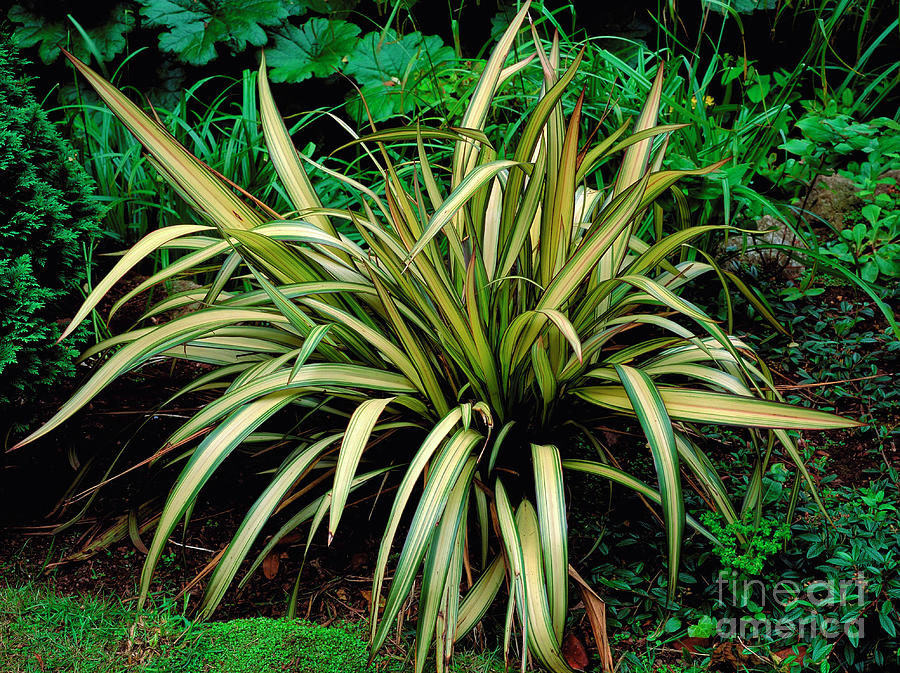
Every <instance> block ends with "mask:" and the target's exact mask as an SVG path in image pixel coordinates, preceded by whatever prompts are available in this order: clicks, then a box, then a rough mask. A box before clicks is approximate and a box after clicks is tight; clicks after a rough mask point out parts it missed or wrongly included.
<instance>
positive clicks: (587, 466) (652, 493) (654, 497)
mask: <svg viewBox="0 0 900 673" xmlns="http://www.w3.org/2000/svg"><path fill="white" fill-rule="evenodd" d="M562 466H563V469H565V470H575V471H577V472H584V473H586V474H593V475H595V476H598V477H602V478H603V479H607V480H609V481H613V482H615V483H617V484H621V485H622V486H625V487H626V488H630V489H631V490H633V491H635V492H636V493H639V494H641V495H642V496H644V497H645V498H647V500H650V501H652V502H655V503H656V504H657V505H660V504H662V497H661V496H660V494H659V491H657V490H656V489H655V488H653V487H652V486H649V485H648V484H645V483H644V482H643V481H641V480H640V479H638V478H637V477H635V476H634V475H631V474H628V473H627V472H624V471H623V470H620V469H618V468H615V467H613V466H611V465H606V464H604V463H598V462H596V461H593V460H578V459H567V460H564V461H562ZM685 519H686V520H687V523H688V525H689V526H690V527H691V528H693V529H694V530H696V531H697V532H698V533H700V534H701V535H703V536H704V537H705V538H706V539H707V540H709V541H710V542H712V543H713V544H719V540H718V538H716V537H715V536H714V535H713V534H712V533H710V532H709V531H708V530H706V529H705V528H704V527H703V526H701V525H700V522H699V521H697V520H696V519H695V518H694V517H692V516H691V515H690V514H687V515H685Z"/></svg>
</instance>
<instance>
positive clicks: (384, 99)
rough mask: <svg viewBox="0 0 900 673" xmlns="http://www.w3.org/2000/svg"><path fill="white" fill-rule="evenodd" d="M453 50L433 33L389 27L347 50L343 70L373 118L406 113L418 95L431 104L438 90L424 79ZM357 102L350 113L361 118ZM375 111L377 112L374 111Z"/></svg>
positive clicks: (451, 55) (370, 34) (351, 103)
mask: <svg viewBox="0 0 900 673" xmlns="http://www.w3.org/2000/svg"><path fill="white" fill-rule="evenodd" d="M454 56H455V54H454V52H453V49H451V48H450V47H446V46H444V43H443V41H442V40H441V38H440V37H438V36H436V35H422V34H421V33H408V34H406V35H403V36H402V37H401V36H398V35H397V33H395V32H394V31H393V30H388V31H387V32H385V33H383V34H382V33H380V32H372V33H369V34H367V35H365V36H364V37H363V38H362V39H361V40H360V41H359V43H358V44H357V45H356V48H355V49H354V50H353V51H352V52H351V53H350V56H349V62H348V63H347V65H346V67H345V69H344V71H345V72H346V73H347V74H348V75H350V76H352V77H353V78H355V79H356V81H357V82H359V84H360V85H361V87H362V95H363V97H364V98H365V101H366V104H367V105H368V107H369V109H370V111H371V112H372V114H373V117H375V119H376V120H378V119H384V118H386V117H389V116H391V115H394V114H402V113H405V112H409V111H411V110H413V109H414V108H415V107H416V103H417V102H421V101H420V97H421V96H423V95H424V96H425V97H426V99H427V100H426V101H425V102H426V103H427V104H429V105H431V104H433V103H434V101H435V99H436V97H437V95H438V92H435V91H433V90H432V89H431V88H430V86H429V84H428V81H427V79H426V78H427V77H428V75H429V74H430V73H431V72H432V71H433V69H434V68H436V67H437V66H439V65H440V64H441V63H443V62H445V61H449V60H451V59H452V58H454ZM363 112H364V111H363V108H362V106H361V103H360V101H358V100H351V102H350V113H351V114H353V115H354V116H355V117H356V118H357V119H361V118H364V114H363ZM376 113H377V114H376Z"/></svg>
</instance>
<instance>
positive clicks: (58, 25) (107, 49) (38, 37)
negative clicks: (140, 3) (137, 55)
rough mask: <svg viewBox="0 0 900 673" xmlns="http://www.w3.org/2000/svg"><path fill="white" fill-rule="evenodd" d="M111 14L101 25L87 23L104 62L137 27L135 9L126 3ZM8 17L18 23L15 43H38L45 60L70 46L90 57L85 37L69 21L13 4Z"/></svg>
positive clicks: (85, 57) (22, 45)
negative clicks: (52, 19)
mask: <svg viewBox="0 0 900 673" xmlns="http://www.w3.org/2000/svg"><path fill="white" fill-rule="evenodd" d="M82 13H83V12H79V14H77V15H75V19H76V20H79V16H80V14H82ZM109 16H110V20H109V21H108V22H106V23H104V24H101V25H99V26H90V25H88V26H87V27H86V30H85V32H86V33H87V36H88V38H90V40H91V42H92V43H93V46H94V49H95V50H96V52H97V54H98V55H99V57H100V60H101V61H103V62H106V61H110V60H112V58H113V57H114V56H116V55H117V54H121V53H122V51H123V50H124V49H125V46H126V45H127V44H128V39H127V35H128V33H129V32H130V31H131V29H132V28H134V12H133V11H132V10H131V8H130V7H129V5H127V4H125V3H121V4H118V5H116V6H115V7H114V8H113V9H112V11H111V12H109ZM7 17H8V18H9V20H10V21H12V22H13V23H15V24H19V25H17V26H16V28H15V30H13V33H12V41H13V43H14V44H16V45H17V46H18V47H20V48H28V47H33V46H35V45H37V46H38V54H39V55H40V57H41V60H42V61H43V62H44V63H47V64H49V63H53V61H55V60H56V59H57V58H59V54H60V52H59V48H60V46H63V47H66V48H68V49H69V51H71V52H72V53H74V54H75V55H76V56H78V58H80V59H87V58H88V57H89V55H90V53H91V50H90V49H89V48H88V46H87V45H86V44H85V41H84V38H83V37H82V36H81V35H80V34H79V32H78V31H77V30H76V29H75V27H74V26H73V25H72V24H71V23H70V22H68V21H53V22H50V21H47V18H46V17H44V16H40V15H37V14H32V13H31V12H29V11H28V10H27V9H25V8H24V7H22V5H13V6H12V8H11V9H10V10H9V14H8V15H7ZM79 21H80V20H79Z"/></svg>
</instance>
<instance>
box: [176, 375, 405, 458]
mask: <svg viewBox="0 0 900 673" xmlns="http://www.w3.org/2000/svg"><path fill="white" fill-rule="evenodd" d="M301 388H332V389H340V388H345V389H347V390H354V389H358V390H365V391H367V392H372V391H378V392H386V393H395V394H398V393H414V392H416V388H415V387H414V386H413V385H412V384H410V383H409V381H408V380H407V379H406V378H405V377H403V376H400V375H398V374H394V373H393V372H386V371H382V370H380V369H372V368H371V367H362V366H360V365H350V364H340V363H338V364H331V363H325V362H314V363H307V364H305V365H303V367H301V368H300V371H298V372H296V373H292V372H291V371H290V370H288V369H283V370H281V371H278V372H273V373H272V374H267V375H265V376H260V377H259V378H256V379H254V380H253V381H251V382H250V383H248V384H246V385H244V386H241V387H240V388H237V389H235V390H232V391H229V392H228V393H227V394H226V395H223V396H222V397H220V398H218V399H216V400H214V401H212V402H210V403H209V404H207V405H206V406H205V407H203V409H201V410H200V411H199V412H197V413H196V414H195V415H194V416H193V417H192V418H191V419H190V420H189V421H188V422H187V423H185V424H184V425H182V426H181V427H180V428H179V429H178V430H176V431H175V432H174V433H173V434H172V436H171V437H169V440H168V441H169V443H171V444H177V443H178V442H181V441H183V440H185V439H187V438H188V437H190V436H191V435H193V434H194V433H196V432H198V431H200V430H202V429H203V428H205V427H207V426H208V425H211V424H212V423H215V422H216V421H218V420H219V419H220V418H222V416H225V415H226V414H228V413H230V412H232V411H233V410H234V409H236V408H238V407H240V406H241V405H243V404H245V403H246V402H248V401H249V400H253V399H256V398H257V397H262V396H263V395H267V394H269V393H271V392H274V391H276V390H282V389H301Z"/></svg>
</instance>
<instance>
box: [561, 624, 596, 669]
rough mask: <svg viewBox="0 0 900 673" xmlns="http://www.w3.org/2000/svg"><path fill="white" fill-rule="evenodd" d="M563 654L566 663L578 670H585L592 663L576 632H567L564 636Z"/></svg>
mask: <svg viewBox="0 0 900 673" xmlns="http://www.w3.org/2000/svg"><path fill="white" fill-rule="evenodd" d="M562 654H563V657H565V659H566V663H567V664H569V666H571V667H572V668H574V669H575V670H576V671H583V670H584V669H586V668H587V665H588V663H590V660H589V659H588V655H587V651H586V650H585V649H584V645H583V644H582V642H581V641H580V640H578V636H576V635H575V634H574V633H567V634H566V637H565V638H563V643H562Z"/></svg>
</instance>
